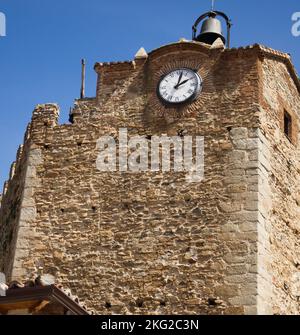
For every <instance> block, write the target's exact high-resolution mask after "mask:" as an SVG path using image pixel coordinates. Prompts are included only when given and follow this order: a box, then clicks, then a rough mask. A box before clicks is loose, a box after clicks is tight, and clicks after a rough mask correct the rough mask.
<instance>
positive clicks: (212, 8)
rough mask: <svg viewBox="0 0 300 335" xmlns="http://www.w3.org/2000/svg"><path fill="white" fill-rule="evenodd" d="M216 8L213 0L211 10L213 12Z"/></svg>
mask: <svg viewBox="0 0 300 335" xmlns="http://www.w3.org/2000/svg"><path fill="white" fill-rule="evenodd" d="M214 9H215V0H211V11H212V12H213V11H214Z"/></svg>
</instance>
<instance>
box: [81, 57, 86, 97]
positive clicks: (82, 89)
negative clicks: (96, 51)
mask: <svg viewBox="0 0 300 335" xmlns="http://www.w3.org/2000/svg"><path fill="white" fill-rule="evenodd" d="M81 65H82V68H81V90H80V99H84V98H85V59H82V60H81Z"/></svg>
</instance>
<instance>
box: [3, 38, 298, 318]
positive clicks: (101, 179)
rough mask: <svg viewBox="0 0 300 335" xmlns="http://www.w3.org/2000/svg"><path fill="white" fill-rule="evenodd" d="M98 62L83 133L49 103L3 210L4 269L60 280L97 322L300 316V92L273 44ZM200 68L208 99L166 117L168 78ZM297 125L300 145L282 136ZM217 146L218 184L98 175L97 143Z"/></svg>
mask: <svg viewBox="0 0 300 335" xmlns="http://www.w3.org/2000/svg"><path fill="white" fill-rule="evenodd" d="M138 56H139V57H136V59H135V60H134V61H130V62H123V63H104V64H100V63H97V64H96V65H95V70H96V72H97V73H98V75H99V77H98V83H97V96H96V97H95V98H93V99H82V100H77V101H76V103H75V106H74V109H73V111H72V115H71V120H72V123H71V124H66V125H59V124H58V121H57V119H58V107H57V106H56V105H40V106H38V107H37V108H36V109H35V111H34V114H33V118H32V121H31V123H30V126H29V128H28V131H27V134H26V138H25V142H24V146H23V151H22V153H20V154H19V155H18V158H17V163H16V165H15V166H14V170H15V172H14V176H12V177H11V178H10V181H9V182H8V185H7V186H6V190H5V192H4V195H3V199H2V205H1V209H0V229H1V231H0V232H1V234H0V250H1V251H0V271H4V272H5V273H6V275H7V277H8V279H9V280H10V279H28V278H34V277H35V276H36V275H37V274H40V273H50V274H52V275H54V276H55V277H56V279H57V281H58V282H59V283H61V284H62V285H63V286H64V287H69V288H70V289H71V290H72V292H74V293H75V294H76V295H78V296H79V298H80V300H81V301H84V302H86V304H87V305H88V307H90V308H94V309H96V310H97V312H98V313H101V314H104V313H105V314H110V313H121V314H165V313H172V314H179V313H184V314H272V313H280V314H289V313H291V314H299V313H300V307H299V302H298V301H297V299H298V298H297V297H299V296H300V292H299V277H300V275H299V269H300V267H299V264H300V255H299V241H298V234H299V222H300V221H299V219H300V207H299V206H300V198H299V189H300V188H299V186H300V185H299V181H300V178H299V167H300V164H299V158H298V157H300V156H299V146H298V138H297V137H298V133H297V132H298V129H299V111H300V97H299V87H300V86H299V82H298V79H297V78H296V77H295V74H294V72H293V71H294V70H293V68H292V65H291V63H290V60H289V59H288V56H286V55H284V54H281V53H278V52H274V51H272V50H270V49H266V48H263V47H261V46H254V47H249V48H244V49H242V48H241V49H236V50H235V49H230V50H224V49H223V48H212V49H210V48H209V47H208V46H206V45H203V44H201V43H195V42H185V41H181V42H180V43H176V44H172V45H168V46H165V47H162V48H160V49H157V50H154V51H153V52H151V53H150V54H148V55H147V54H145V53H144V52H141V53H139V54H138ZM178 66H185V67H192V68H196V69H198V71H199V73H200V75H201V76H202V78H203V79H204V87H203V92H202V94H201V96H200V98H199V99H198V100H197V101H195V102H194V103H192V104H191V105H188V106H185V107H182V108H178V109H177V108H176V109H175V108H166V107H164V106H163V105H162V104H161V103H160V101H159V99H158V98H157V96H156V85H157V81H158V79H159V77H160V76H161V75H162V74H163V73H165V72H167V71H169V70H170V69H173V68H176V67H178ZM282 109H288V111H289V112H290V113H291V114H292V115H293V123H294V125H293V127H294V128H293V129H294V130H293V132H294V139H293V143H291V142H290V141H289V140H288V139H287V137H286V136H285V134H284V132H283V130H282V118H281V116H282V115H283V114H282ZM120 128H127V129H128V134H129V136H135V135H145V136H147V137H148V138H149V136H153V135H162V134H167V135H169V136H174V135H177V134H178V133H180V132H182V131H183V130H184V132H185V133H186V134H188V135H193V136H196V135H199V136H204V138H205V179H204V181H203V182H201V183H187V182H186V179H185V173H175V172H169V173H162V172H155V173H154V172H146V173H140V174H132V173H129V172H128V173H121V172H118V173H108V172H105V173H104V172H100V171H98V170H97V169H96V159H97V154H98V152H97V149H96V142H97V139H98V138H99V137H100V136H102V135H112V136H114V137H117V135H118V132H119V129H120Z"/></svg>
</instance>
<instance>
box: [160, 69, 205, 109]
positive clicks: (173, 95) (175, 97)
mask: <svg viewBox="0 0 300 335" xmlns="http://www.w3.org/2000/svg"><path fill="white" fill-rule="evenodd" d="M201 89H202V79H201V77H200V76H199V75H198V73H196V72H195V71H194V70H192V69H186V68H182V69H176V70H173V71H171V72H170V73H168V74H167V75H165V76H164V77H163V78H162V79H161V80H160V82H159V84H158V96H159V97H160V99H162V101H163V102H165V103H169V104H182V103H185V102H188V101H193V100H194V99H196V98H197V96H198V94H199V93H200V91H201Z"/></svg>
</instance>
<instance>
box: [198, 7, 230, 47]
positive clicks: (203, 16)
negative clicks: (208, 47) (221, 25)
mask: <svg viewBox="0 0 300 335" xmlns="http://www.w3.org/2000/svg"><path fill="white" fill-rule="evenodd" d="M216 16H221V17H223V19H224V20H225V21H226V24H227V43H226V44H227V48H228V49H229V48H230V30H231V27H232V22H231V20H230V19H229V17H228V16H227V15H226V14H225V13H223V12H219V11H210V12H207V13H205V14H203V15H201V16H200V17H199V18H198V19H197V21H196V22H195V24H194V25H193V40H196V37H197V28H198V25H199V23H200V22H201V21H203V20H204V19H205V18H207V17H216Z"/></svg>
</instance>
